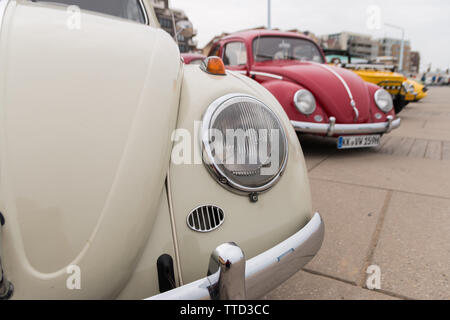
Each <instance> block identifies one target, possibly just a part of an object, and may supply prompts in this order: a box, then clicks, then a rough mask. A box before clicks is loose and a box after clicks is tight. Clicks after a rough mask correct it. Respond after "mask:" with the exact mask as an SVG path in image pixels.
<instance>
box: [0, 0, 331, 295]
mask: <svg viewBox="0 0 450 320" xmlns="http://www.w3.org/2000/svg"><path fill="white" fill-rule="evenodd" d="M68 4H69V5H71V4H72V5H78V6H79V7H81V9H82V10H81V11H77V7H73V6H70V7H68V6H67V5H68ZM84 9H86V10H84ZM0 19H1V20H0V26H1V31H0V70H1V77H0V212H1V215H0V217H1V218H0V219H1V221H0V222H1V227H0V248H1V251H0V254H1V261H0V275H1V280H0V281H1V282H0V298H1V299H142V298H149V297H151V298H154V299H244V298H250V299H254V298H258V297H261V296H263V295H264V294H266V293H267V292H269V291H270V290H272V289H274V288H275V287H277V286H278V285H280V284H281V283H282V282H283V281H285V280H287V279H288V278H289V277H290V276H291V275H293V274H294V273H295V272H297V271H298V270H300V269H301V268H302V267H303V266H304V265H305V264H306V263H307V262H308V261H310V260H311V259H312V257H313V256H314V255H315V254H316V253H317V251H318V250H319V248H320V246H321V243H322V240H323V235H324V227H323V223H322V219H321V218H320V215H319V214H313V212H312V206H311V196H310V189H309V184H308V178H307V171H306V169H305V163H304V158H303V154H302V150H301V148H300V145H299V142H298V139H297V137H296V134H295V132H294V130H293V129H292V126H291V125H290V123H289V119H288V118H287V116H286V115H285V113H284V111H283V109H282V108H281V106H280V105H279V104H278V102H277V100H276V99H275V98H274V97H273V96H272V95H271V94H270V93H268V91H266V90H265V89H264V88H262V87H261V86H260V85H259V84H257V83H256V82H253V81H252V80H250V79H248V78H246V77H243V76H240V75H238V74H235V73H232V72H226V73H225V74H223V75H221V74H220V72H221V71H220V70H221V68H220V61H217V60H214V59H213V60H211V61H206V62H205V63H204V65H203V66H202V68H199V67H198V66H185V65H184V64H183V63H182V61H181V59H180V54H179V51H178V49H177V47H176V45H175V43H174V41H173V40H172V39H171V38H170V36H169V35H167V34H166V33H165V32H163V31H162V30H161V29H159V28H158V24H157V22H156V20H155V18H154V14H153V10H152V8H151V6H150V5H149V3H148V2H146V1H139V0H96V1H93V0H85V1H81V0H78V1H77V0H73V1H70V0H65V1H57V0H56V1H29V0H1V1H0ZM202 120H203V122H202V123H201V125H197V121H202ZM232 129H234V130H242V131H243V132H247V131H248V130H254V131H255V132H256V130H259V131H258V132H264V131H267V132H268V131H273V132H277V135H274V136H276V139H266V140H264V139H263V138H261V137H260V136H259V137H257V138H256V139H254V136H252V135H250V136H246V137H247V140H245V141H246V142H245V143H244V146H245V147H244V148H234V149H232V150H231V151H234V152H235V153H236V154H237V157H238V158H239V157H243V159H248V158H249V157H251V156H252V152H253V151H254V150H256V149H255V148H258V147H260V146H262V145H265V146H266V148H267V147H268V145H271V144H272V145H277V149H276V150H275V151H276V152H274V153H275V154H277V156H276V157H275V158H274V157H271V158H270V161H269V162H267V161H265V162H263V161H262V160H257V161H256V162H255V163H253V162H248V163H247V162H245V163H237V164H230V163H231V162H230V163H229V162H228V161H223V162H219V161H217V159H218V158H217V155H218V154H219V152H218V151H217V150H219V148H218V146H219V145H218V144H214V142H215V139H212V136H213V135H212V134H211V132H215V133H219V134H222V133H223V134H224V135H225V134H228V130H232ZM245 130H247V131H245ZM252 132H253V131H252ZM274 136H270V137H272V138H273V137H274ZM189 137H190V139H192V140H186V139H189ZM216 137H217V136H216ZM227 137H228V136H227ZM213 140H214V141H213ZM183 141H184V143H183ZM186 141H188V143H186ZM217 141H219V140H217ZM217 141H216V142H217ZM233 141H234V137H233ZM180 145H183V146H184V148H180ZM186 146H187V148H186ZM213 146H214V147H213ZM219 147H220V146H219ZM222 147H224V148H225V149H226V148H228V147H229V144H228V142H227V143H226V144H224V145H222ZM181 149H182V150H181ZM190 149H192V150H190ZM180 150H181V151H180ZM214 150H215V151H214ZM269 150H272V151H273V150H274V149H273V148H272V149H269ZM233 157H234V156H233ZM171 158H172V159H174V158H176V159H177V161H171ZM180 159H181V160H182V161H180ZM189 159H192V162H191V161H189ZM198 159H200V161H198ZM202 159H203V161H202ZM246 161H247V160H246ZM202 162H203V163H202ZM274 164H276V167H275V170H272V172H271V173H263V171H264V169H267V167H273V166H274ZM244 253H245V256H244Z"/></svg>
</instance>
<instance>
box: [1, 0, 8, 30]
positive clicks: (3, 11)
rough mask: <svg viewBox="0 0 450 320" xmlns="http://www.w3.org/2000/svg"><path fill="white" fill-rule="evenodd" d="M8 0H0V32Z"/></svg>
mask: <svg viewBox="0 0 450 320" xmlns="http://www.w3.org/2000/svg"><path fill="white" fill-rule="evenodd" d="M8 3H9V0H0V31H1V29H2V26H3V18H4V16H5V11H6V7H7V6H8Z"/></svg>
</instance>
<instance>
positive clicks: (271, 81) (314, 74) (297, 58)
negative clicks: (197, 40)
mask: <svg viewBox="0 0 450 320" xmlns="http://www.w3.org/2000/svg"><path fill="white" fill-rule="evenodd" d="M209 56H219V57H222V59H223V61H224V63H225V66H226V68H227V69H228V70H232V71H235V72H239V73H242V74H245V75H247V76H249V77H252V78H253V79H254V80H256V81H258V82H259V83H261V84H262V85H263V86H264V87H265V88H266V89H268V90H269V91H270V92H271V93H272V94H273V95H274V96H275V97H276V98H277V99H278V101H279V102H280V104H281V105H282V106H283V108H284V109H285V111H286V113H287V114H288V116H289V118H290V119H291V123H292V125H293V126H294V128H295V130H296V131H298V132H303V133H310V134H318V135H323V136H329V137H338V148H339V149H346V148H362V147H373V146H377V145H378V144H379V142H380V138H381V135H383V134H384V133H388V132H390V131H391V130H393V129H396V128H398V127H399V126H400V119H399V118H397V119H396V118H395V112H394V110H393V102H392V97H391V95H390V94H389V93H388V92H387V91H385V90H384V89H382V88H380V87H378V86H376V85H373V84H371V83H367V82H365V81H364V80H363V79H361V78H360V77H359V76H358V75H357V74H355V73H354V72H351V71H348V70H345V69H343V68H338V67H334V66H329V65H327V64H326V63H325V61H326V60H325V56H324V54H323V52H322V50H321V49H320V47H319V46H317V44H316V43H315V42H314V41H313V40H311V39H310V38H308V37H305V36H302V35H299V34H297V33H291V32H279V31H271V30H253V31H246V32H240V33H235V34H232V35H229V36H226V37H224V38H222V39H221V40H219V41H218V42H216V43H215V44H214V45H213V47H212V49H211V51H210V54H209Z"/></svg>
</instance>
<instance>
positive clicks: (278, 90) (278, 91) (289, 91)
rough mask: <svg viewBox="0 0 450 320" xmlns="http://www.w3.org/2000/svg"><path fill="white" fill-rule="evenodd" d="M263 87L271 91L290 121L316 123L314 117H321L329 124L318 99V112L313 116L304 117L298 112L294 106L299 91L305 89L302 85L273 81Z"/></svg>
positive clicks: (265, 83)
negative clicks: (295, 96)
mask: <svg viewBox="0 0 450 320" xmlns="http://www.w3.org/2000/svg"><path fill="white" fill-rule="evenodd" d="M262 85H263V87H265V88H266V89H267V90H269V91H270V93H272V94H273V95H274V97H275V98H277V100H278V102H279V103H280V104H281V105H282V106H283V109H284V111H285V112H286V114H287V115H288V117H289V119H291V120H294V121H315V120H314V117H316V116H320V117H321V119H323V120H324V121H325V122H327V120H328V116H327V113H326V112H325V111H324V109H323V107H322V105H321V104H320V102H319V101H318V99H316V103H317V107H316V111H315V112H314V113H313V114H312V115H304V114H302V113H301V112H299V111H298V110H297V108H296V106H295V105H294V95H295V93H296V92H297V91H298V90H300V89H305V88H304V87H303V86H301V85H300V84H297V83H294V82H290V81H283V80H272V81H267V82H264V83H262ZM313 94H314V93H313ZM315 122H317V121H315Z"/></svg>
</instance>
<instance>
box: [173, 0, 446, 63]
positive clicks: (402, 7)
mask: <svg viewBox="0 0 450 320" xmlns="http://www.w3.org/2000/svg"><path fill="white" fill-rule="evenodd" d="M170 1H171V6H172V7H174V8H179V9H183V10H184V11H185V12H186V13H187V15H188V16H189V19H190V20H191V21H192V22H193V24H194V27H195V28H196V29H197V31H198V36H197V39H198V41H199V47H203V46H204V45H205V44H206V43H207V42H208V41H209V40H210V39H211V38H213V37H214V36H215V35H218V34H220V33H222V32H224V31H226V32H233V31H237V30H241V29H246V28H251V27H257V26H263V25H266V24H267V0H170ZM374 5H375V6H377V7H378V8H379V12H380V13H381V14H380V18H381V22H382V25H381V28H380V29H378V30H377V29H369V28H368V26H367V25H368V21H369V24H370V25H372V26H373V25H377V23H376V21H377V19H376V18H375V17H376V14H374V13H373V12H374V11H371V12H372V14H370V13H368V10H369V11H370V9H369V8H373V7H372V6H374ZM384 23H389V24H396V25H399V26H402V27H404V28H405V30H406V39H408V40H410V41H411V45H412V50H414V51H419V52H420V53H421V58H422V61H421V65H422V70H423V68H424V67H426V66H428V64H429V63H432V66H433V69H434V68H436V67H438V68H441V69H447V68H449V67H450V1H449V0H360V1H354V0H337V1H336V0H309V1H306V0H272V27H274V28H280V29H294V28H296V29H299V30H302V31H304V30H309V31H311V32H313V33H315V34H316V35H323V34H329V33H337V32H341V31H351V32H358V33H366V34H370V35H372V36H374V37H375V38H379V37H384V36H387V37H392V38H400V37H401V32H400V31H399V30H396V29H392V28H389V27H386V26H383V24H384Z"/></svg>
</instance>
